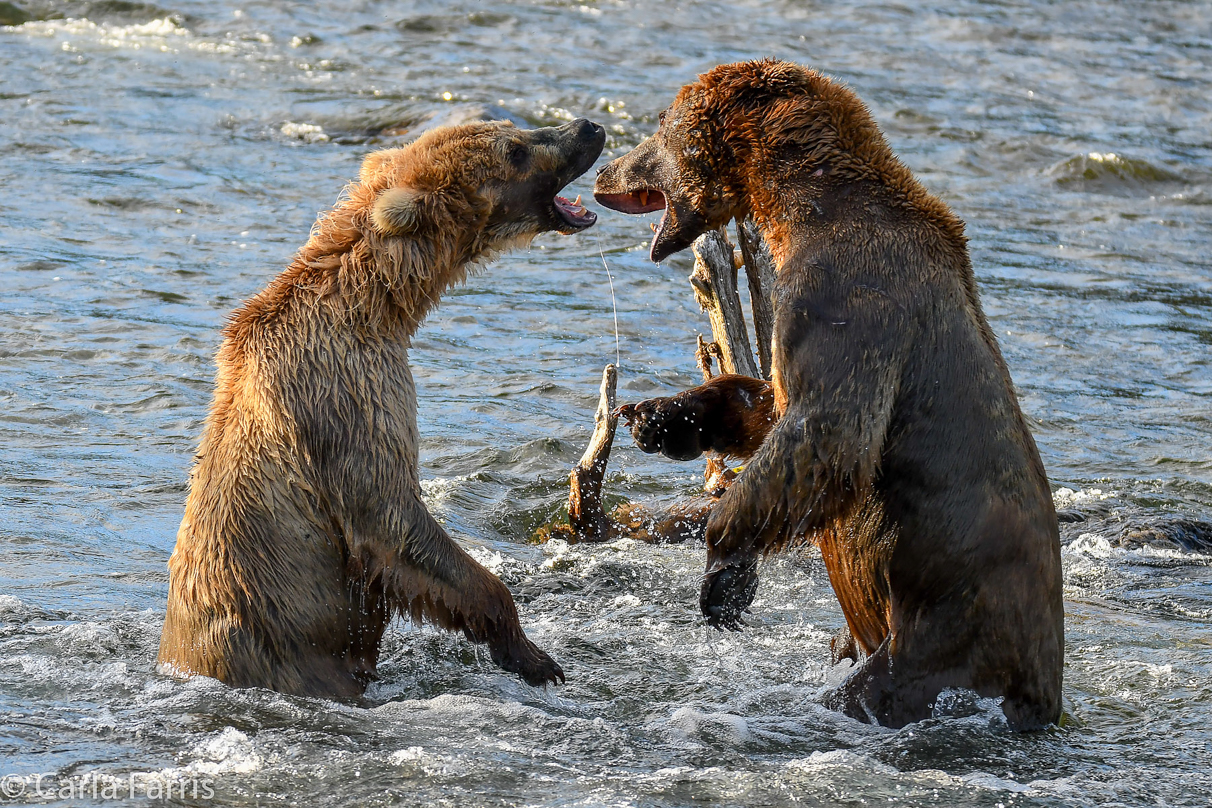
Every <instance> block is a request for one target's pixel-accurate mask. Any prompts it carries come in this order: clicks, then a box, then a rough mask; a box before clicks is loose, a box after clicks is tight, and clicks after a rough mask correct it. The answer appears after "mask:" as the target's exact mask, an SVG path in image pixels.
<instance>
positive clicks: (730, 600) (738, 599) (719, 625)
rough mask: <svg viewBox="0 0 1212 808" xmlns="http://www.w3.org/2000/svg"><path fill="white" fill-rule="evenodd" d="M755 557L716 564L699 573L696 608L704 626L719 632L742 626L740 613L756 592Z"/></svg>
mask: <svg viewBox="0 0 1212 808" xmlns="http://www.w3.org/2000/svg"><path fill="white" fill-rule="evenodd" d="M757 587H758V572H757V559H756V558H755V559H750V560H746V561H744V562H741V563H739V564H726V563H717V564H714V565H712V567H711V568H710V569H708V570H707V573H706V574H705V575H704V576H703V587H702V589H701V590H700V592H699V608H700V609H701V610H702V612H703V616H704V617H706V618H707V625H709V626H711V627H713V628H716V629H718V630H720V631H723V630H724V629H729V630H730V631H740V630H741V627H742V626H744V625H745V623H744V621H743V620H742V619H741V614H742V613H744V612H747V611H748V610H749V604H751V603H753V598H754V596H755V595H756V594H757Z"/></svg>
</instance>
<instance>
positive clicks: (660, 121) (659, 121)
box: [657, 109, 669, 126]
mask: <svg viewBox="0 0 1212 808" xmlns="http://www.w3.org/2000/svg"><path fill="white" fill-rule="evenodd" d="M668 111H669V110H667V109H663V110H661V114H660V115H658V116H657V125H658V126H664V125H665V113H666V112H668Z"/></svg>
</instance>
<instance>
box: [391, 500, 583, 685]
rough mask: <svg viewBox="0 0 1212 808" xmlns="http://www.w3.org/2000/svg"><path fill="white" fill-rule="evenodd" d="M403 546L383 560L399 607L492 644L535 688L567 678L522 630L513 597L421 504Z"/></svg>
mask: <svg viewBox="0 0 1212 808" xmlns="http://www.w3.org/2000/svg"><path fill="white" fill-rule="evenodd" d="M406 519H407V522H408V524H407V526H406V527H405V528H404V530H403V531H402V532H403V534H404V535H406V536H407V540H406V541H405V542H404V546H403V547H401V548H400V549H399V550H397V551H396V552H393V553H391V554H390V557H389V558H388V559H387V561H386V562H385V564H384V570H383V573H384V576H385V578H386V581H387V590H388V592H389V593H390V594H391V596H392V601H393V604H394V606H395V607H396V609H398V610H399V611H400V613H401V614H403V615H406V616H408V617H411V618H412V619H413V620H414V621H417V622H419V621H421V620H422V619H428V620H429V621H430V622H432V623H435V624H437V625H439V626H442V627H443V628H446V629H449V630H452V631H462V632H463V634H464V636H466V637H467V638H468V639H469V640H471V641H472V642H477V643H483V644H485V645H487V646H488V650H489V653H490V654H491V656H492V661H493V662H494V663H496V664H497V665H498V666H499V667H500V668H502V669H503V670H506V671H509V672H510V673H516V674H518V675H519V676H521V677H522V678H523V679H525V680H526V681H527V682H528V683H529V684H531V685H534V686H536V687H537V686H540V685H546V684H548V683H551V684H557V683H562V682H563V681H564V671H563V670H562V669H561V668H560V666H559V665H558V664H557V663H556V662H555V660H553V659H552V658H551V657H550V656H548V655H547V654H546V653H545V652H544V651H543V650H542V649H540V648H539V647H538V646H536V645H535V644H534V643H532V642H531V641H530V640H529V639H527V637H526V633H525V632H524V631H523V630H522V625H521V623H520V622H519V620H518V610H517V607H516V606H515V605H514V602H513V596H512V595H511V594H510V593H509V590H508V589H507V588H506V587H505V584H503V583H501V580H500V579H499V578H497V576H495V575H493V574H492V573H491V572H489V571H488V570H486V569H484V567H482V566H481V565H480V564H478V563H476V560H475V559H474V558H472V557H471V556H470V555H468V554H467V553H466V551H464V550H463V548H462V547H460V546H459V545H458V544H456V543H455V541H454V540H453V539H452V538H450V535H449V534H447V532H446V531H445V530H444V529H443V528H442V526H441V525H439V524H438V523H437V521H436V520H435V519H434V518H433V516H432V515H431V514H430V513H429V511H428V510H426V508H425V506H424V505H423V504H422V503H420V502H415V503H413V504H412V507H411V508H409V509H408V514H407V517H406Z"/></svg>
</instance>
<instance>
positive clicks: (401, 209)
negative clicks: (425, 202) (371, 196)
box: [370, 188, 421, 236]
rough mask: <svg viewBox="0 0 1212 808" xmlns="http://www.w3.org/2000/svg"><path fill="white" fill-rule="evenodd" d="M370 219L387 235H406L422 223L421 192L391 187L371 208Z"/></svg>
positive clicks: (380, 195) (414, 230)
mask: <svg viewBox="0 0 1212 808" xmlns="http://www.w3.org/2000/svg"><path fill="white" fill-rule="evenodd" d="M370 220H371V221H372V222H374V225H375V228H377V229H378V231H379V232H380V233H382V234H383V235H385V236H406V235H408V234H410V233H414V232H416V231H417V229H418V228H419V227H420V224H421V194H420V193H418V192H417V191H414V190H413V189H412V188H389V189H387V190H386V191H384V192H383V193H381V194H379V198H378V199H376V200H375V203H374V205H372V206H371V208H370Z"/></svg>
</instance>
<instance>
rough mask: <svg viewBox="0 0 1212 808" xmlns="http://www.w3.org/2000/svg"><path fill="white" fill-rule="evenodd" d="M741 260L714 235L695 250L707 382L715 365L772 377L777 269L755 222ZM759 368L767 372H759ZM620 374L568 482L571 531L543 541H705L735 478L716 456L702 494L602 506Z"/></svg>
mask: <svg viewBox="0 0 1212 808" xmlns="http://www.w3.org/2000/svg"><path fill="white" fill-rule="evenodd" d="M737 241H738V242H740V244H741V250H740V252H739V253H738V252H737V251H735V250H734V248H733V246H732V244H731V243H730V242H729V241H728V236H727V232H726V231H725V230H724V229H723V228H721V229H720V230H715V231H711V232H709V233H705V234H704V235H702V236H700V237H699V238H698V239H697V240H696V241H695V243H694V247H693V249H694V256H695V261H694V272H692V273H691V275H690V284H691V287H692V288H693V289H694V295H695V299H696V300H697V301H698V303H699V306H700V307H701V308H702V309H703V311H705V312H706V313H707V315H708V316H709V318H710V320H711V332H712V341H711V342H707V341H706V340H705V339H704V338H703V336H702V335H699V337H698V345H697V349H696V351H695V359H696V361H697V363H698V365H699V368H700V369H701V370H702V372H703V378H704V380H708V379H711V378H712V376H713V371H712V363H713V360H714V362H715V363H716V365H717V366H718V367H719V370H720V372H722V373H741V374H744V375H747V376H753V377H756V378H767V379H768V378H769V377H770V339H771V334H772V332H773V323H774V314H773V306H772V303H771V298H770V294H771V291H772V289H773V285H774V264H773V263H772V261H771V260H770V253H769V251H768V250H767V249H766V247H765V244H764V243H763V242H762V238H761V235H760V234H759V233H758V231H757V229H756V227H754V226H753V224H752V222H749V221H746V222H738V223H737ZM742 266H744V267H745V270H746V277H747V279H748V282H749V294H750V299H751V303H752V309H753V320H754V335H755V338H756V340H757V343H758V352H757V359H756V360H755V357H754V352H753V349H752V347H751V345H750V341H749V330H748V328H747V326H746V323H745V314H744V311H743V309H742V306H741V299H740V295H739V294H738V290H737V279H738V274H737V271H738V270H739V269H740V268H741V267H742ZM759 362H760V365H759ZM617 385H618V373H617V370H616V368H615V366H614V365H607V366H606V367H605V368H604V369H603V371H602V385H601V388H600V394H599V398H598V408H597V411H596V412H595V414H594V430H593V435H592V436H591V437H590V439H589V445H588V446H587V447H586V449H585V453H584V454H583V455H582V456H581V459H580V461H579V462H578V463H577V464H576V465H575V466H574V467H573V469H572V472H571V474H570V475H569V494H568V524H566V525H561V524H558V525H554V526H552V527H550V528H546V529H541V530H540V531H539V533H538V534H537V538H538V539H539V540H540V541H543V540H546V539H548V538H561V539H564V540H566V541H569V542H604V541H613V540H615V539H620V538H630V539H635V540H637V541H645V542H654V543H655V542H681V541H686V540H688V539H702V537H703V533H704V531H705V529H706V527H707V517H708V516H709V515H710V514H711V508H712V507H713V506H714V505H715V503H716V502H717V501H718V500H719V498H720V496H721V495H722V494H723V493H724V491H726V490H727V488H728V486H729V485H730V484H731V483H732V481H733V480H734V479H735V478H736V475H737V471H736V470H734V469H729V468H727V466H726V464H725V463H724V458H722V457H717V456H712V455H709V456H708V458H707V468H706V470H705V474H704V476H705V484H704V487H703V488H704V490H703V493H702V494H698V495H696V496H693V497H689V498H687V499H684V500H679V501H678V502H675V503H673V504H672V505H669V506H666V507H650V506H645V505H641V504H639V503H634V502H633V503H626V504H623V505H620V506H619V507H617V508H615V509H614V510H613V511H612V512H610V513H607V512H606V509H605V506H604V505H603V502H602V483H603V480H604V479H605V476H606V465H607V462H608V461H609V459H610V450H611V447H612V446H613V445H614V435H615V431H616V429H617V428H618V420H619V416H618V414H617V408H616V403H617V401H616V390H617Z"/></svg>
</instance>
